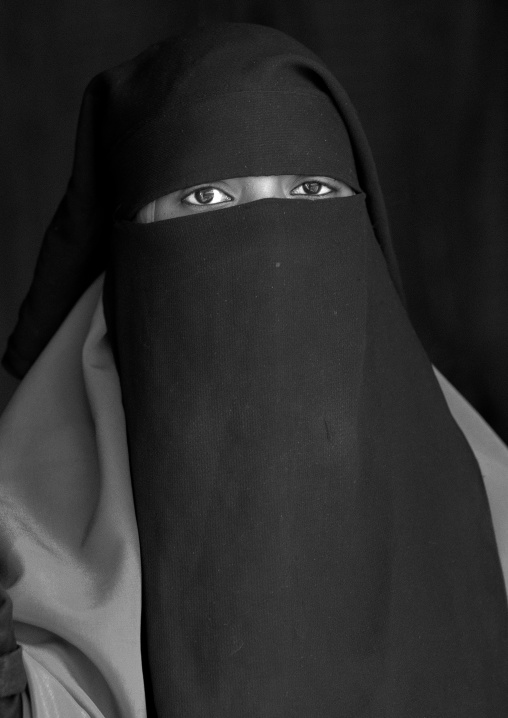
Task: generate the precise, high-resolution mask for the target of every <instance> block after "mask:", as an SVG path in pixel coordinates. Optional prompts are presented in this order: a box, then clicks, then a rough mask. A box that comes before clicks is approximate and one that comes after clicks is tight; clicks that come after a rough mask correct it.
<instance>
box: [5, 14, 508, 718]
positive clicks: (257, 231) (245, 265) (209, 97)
mask: <svg viewBox="0 0 508 718" xmlns="http://www.w3.org/2000/svg"><path fill="white" fill-rule="evenodd" d="M90 93H91V94H92V95H93V96H94V97H99V98H100V101H99V102H98V103H97V106H98V107H99V111H98V112H97V113H96V114H95V119H94V120H93V121H91V124H89V126H88V128H87V131H88V132H89V134H90V136H92V137H93V138H94V141H93V142H91V145H90V146H91V148H92V150H91V151H94V152H95V153H96V154H95V155H94V156H95V157H96V158H97V163H100V166H101V168H102V169H101V173H100V174H101V184H100V185H99V184H98V183H97V182H96V181H94V179H93V178H94V173H96V172H97V170H96V166H95V167H94V169H93V172H92V171H90V170H89V168H86V169H85V170H80V169H78V170H77V172H78V175H79V177H80V181H79V182H78V185H79V186H86V187H88V188H91V191H90V193H88V194H86V197H88V198H90V197H91V198H92V199H91V200H90V201H89V202H87V201H83V203H82V207H83V208H85V206H86V208H87V211H88V212H89V215H90V216H91V217H94V218H95V219H96V221H97V223H96V225H89V226H90V230H89V236H88V243H87V242H86V241H81V240H80V239H79V237H82V236H83V235H82V234H81V235H80V234H79V233H78V231H77V229H76V230H75V231H74V230H72V226H73V224H74V223H76V225H80V222H79V220H80V211H84V209H83V210H80V211H78V212H75V214H74V215H73V214H72V212H70V214H69V216H70V220H69V225H68V226H69V233H68V235H67V242H68V245H69V247H73V248H74V250H69V251H70V253H71V254H72V251H74V253H75V254H74V257H75V262H76V263H75V267H79V265H80V262H82V265H81V268H82V271H81V273H80V272H79V271H78V269H76V270H75V271H77V272H78V274H79V279H80V281H84V280H83V277H84V276H85V274H86V273H85V268H86V271H88V272H90V271H91V269H90V267H92V266H93V271H97V266H96V265H95V264H94V262H95V261H96V258H97V257H102V259H101V260H100V261H102V262H104V263H106V262H107V271H106V284H105V294H104V306H105V313H106V320H107V325H108V331H109V333H110V337H111V341H112V344H113V347H114V351H115V356H116V361H117V366H118V370H119V375H120V380H121V386H122V397H123V403H124V409H125V415H126V422H127V433H128V444H129V458H130V465H131V474H132V483H133V491H134V500H135V506H136V515H137V521H138V529H139V537H140V545H141V558H142V571H143V664H144V671H145V679H146V686H147V702H148V709H149V715H150V716H158V718H198V717H199V718H201V717H203V718H204V717H205V716H206V717H207V718H212V717H213V718H215V717H216V718H219V716H220V717H221V718H233V717H235V718H237V717H238V716H242V718H262V717H266V718H289V717H291V718H308V717H309V716H319V717H323V718H335V717H338V716H340V717H341V718H343V717H344V718H354V717H355V718H357V717H362V718H367V717H370V716H376V717H378V716H379V717H381V716H386V718H388V717H389V718H407V716H412V717H414V718H427V717H428V716H440V717H442V718H451V717H452V716H454V717H456V716H461V717H465V718H473V717H474V718H478V717H479V716H484V717H485V718H497V717H498V716H501V715H505V714H506V713H507V711H508V641H507V638H508V635H507V606H506V595H505V589H504V583H503V578H502V574H501V568H500V564H499V559H498V554H497V548H496V543H495V538H494V534H493V528H492V523H491V518H490V513H489V508H488V503H487V498H486V495H485V490H484V486H483V481H482V477H481V475H480V471H479V468H478V465H477V463H476V461H475V458H474V456H473V454H472V452H471V449H470V447H469V446H468V444H467V442H466V440H465V439H464V437H463V435H462V433H461V432H460V430H459V429H458V427H457V426H456V424H455V422H454V421H453V419H452V417H451V415H450V413H449V411H448V409H447V406H446V403H445V401H444V398H443V396H442V394H441V391H440V389H439V387H438V384H437V382H436V380H435V377H434V374H433V371H432V367H431V365H430V363H429V361H428V359H427V357H426V356H425V353H424V352H423V349H422V348H421V346H420V343H419V341H418V339H417V337H416V336H415V334H414V332H413V329H412V327H411V326H410V323H409V320H408V318H407V316H406V313H405V311H404V308H403V304H402V300H401V296H400V292H399V291H398V274H397V268H396V263H395V260H394V257H393V255H392V251H391V245H390V239H389V233H388V227H387V223H386V217H385V212H384V207H383V202H382V197H381V193H380V190H379V186H378V182H377V177H376V173H375V169H374V166H373V163H372V159H371V156H370V152H369V150H368V145H367V143H366V140H365V138H364V136H363V133H362V130H361V127H360V125H359V123H358V120H357V118H356V116H355V114H354V111H353V109H352V108H351V105H350V103H349V100H348V99H347V96H346V95H345V93H344V91H343V90H342V88H341V87H340V85H339V84H338V83H337V81H336V80H335V79H334V78H333V77H332V76H331V74H330V73H329V71H328V70H327V69H326V68H325V67H324V66H323V65H322V63H321V62H320V61H319V60H318V59H317V58H316V57H315V56H314V55H313V54H312V53H310V52H309V51H308V50H306V49H305V48H303V47H302V46H301V45H299V44H298V43H296V42H294V41H293V40H291V39H290V38H287V37H286V36H284V35H283V34H281V33H279V32H277V31H274V30H271V29H268V28H263V27H261V26H253V25H242V24H220V25H214V26H210V27H204V28H201V29H199V30H197V31H194V32H192V33H190V34H188V35H186V36H184V37H183V38H180V39H179V40H177V41H176V42H174V41H169V42H167V43H161V44H159V45H157V46H154V47H153V48H150V49H149V50H147V51H146V52H145V53H143V54H142V55H141V56H139V57H138V58H136V59H135V60H133V61H132V62H130V63H126V64H125V65H122V66H121V67H120V68H116V69H114V70H111V71H108V72H107V73H104V74H103V75H101V76H99V77H98V78H96V80H95V81H94V82H93V83H92V85H91V86H90V88H89V90H88V94H89V95H90ZM84 106H85V107H86V106H87V103H86V102H85V105H84ZM97 118H100V119H99V120H98V119H97ZM81 127H83V123H82V126H81ZM97 147H100V148H102V150H101V153H97V150H96V148H97ZM82 173H83V174H82ZM273 174H297V175H308V174H311V175H317V174H319V175H324V176H332V177H336V178H337V179H341V180H343V181H345V182H347V183H348V184H350V185H351V186H352V187H353V188H355V190H356V194H355V195H354V196H352V197H347V198H341V199H326V200H319V201H308V200H295V199H293V200H275V199H267V200H260V201H257V202H252V203H248V204H245V205H239V206H236V207H230V208H226V209H221V210H216V211H212V212H205V213H200V214H196V215H193V216H188V217H180V218H174V219H170V220H165V221H161V222H156V223H153V224H148V225H140V224H136V223H135V222H133V221H131V218H132V217H133V216H134V214H135V212H136V210H137V209H138V208H139V207H141V206H143V204H146V203H147V202H149V201H151V200H153V199H155V198H157V197H160V196H162V195H164V194H166V193H168V192H170V191H172V190H173V189H178V188H182V187H184V186H191V185H193V184H197V183H202V182H212V181H214V180H219V179H226V178H230V177H239V176H250V175H273ZM75 182H77V180H75ZM94 207H96V208H97V212H95V211H94ZM106 210H107V211H106ZM99 211H100V212H99ZM80 226H81V227H83V226H84V225H82V224H81V225H80ZM106 236H108V237H110V241H109V242H107V243H106V242H105V239H104V238H105V237H106ZM49 246H50V245H49V244H48V242H47V241H46V247H47V248H48V247H49ZM53 246H54V245H53ZM52 251H55V254H56V259H55V264H54V272H55V276H57V275H58V271H59V270H58V266H59V264H58V247H56V249H55V250H53V249H46V253H47V255H48V253H49V254H50V253H51V252H52ZM91 257H94V258H95V259H94V260H93V261H92V260H91ZM100 261H99V264H100ZM50 265H51V262H49V261H47V260H45V263H44V267H43V268H42V269H41V270H40V271H39V273H38V275H37V276H36V280H35V282H36V284H37V285H38V289H37V291H38V292H41V296H42V295H43V294H44V281H47V280H45V279H44V273H45V272H48V275H49V276H51V271H50ZM56 284H57V282H56V281H53V285H55V286H56ZM34 291H35V290H34ZM69 302H71V298H70V295H69V294H68V292H67V290H66V289H65V287H64V289H63V291H62V295H61V305H62V307H63V306H65V305H66V303H69ZM45 310H46V308H45V307H44V306H41V305H40V306H39V311H40V313H41V314H40V316H41V317H43V316H45V317H46V318H47V317H48V316H49V315H51V313H52V312H51V311H48V314H45ZM52 321H53V322H54V321H56V320H55V315H54V313H53V315H52ZM49 326H50V322H49V321H48V323H47V327H48V334H49V336H50V332H49ZM49 336H47V339H49ZM22 339H23V342H24V343H23V342H22ZM22 344H23V346H24V347H26V352H25V355H24V357H25V360H26V361H27V362H29V361H30V360H33V358H34V356H35V355H36V352H37V350H36V349H34V346H35V344H33V345H32V349H30V327H29V325H28V324H27V323H25V322H24V319H23V315H22V316H21V320H20V325H19V326H18V329H17V330H16V332H15V335H14V338H13V341H12V345H11V348H12V347H14V348H16V347H20V346H21V345H22ZM39 350H40V349H39ZM30 352H32V353H31V354H30ZM17 354H18V355H20V354H21V350H19V349H18V351H17ZM13 356H14V353H11V357H13ZM11 361H12V359H11Z"/></svg>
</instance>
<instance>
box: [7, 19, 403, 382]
mask: <svg viewBox="0 0 508 718" xmlns="http://www.w3.org/2000/svg"><path fill="white" fill-rule="evenodd" d="M226 27H227V28H228V30H227V31H225V30H224V28H226ZM226 35H227V41H226V42H223V40H224V39H225V38H226ZM196 37H197V38H199V39H197V40H196ZM220 45H222V49H221V51H220V52H217V51H216V48H217V47H218V46H220ZM246 47H248V48H249V50H248V54H247V53H245V48H246ZM242 52H243V53H244V54H243V56H242ZM241 57H243V59H242V60H241V61H240V59H239V58H241ZM198 65H200V69H199V71H198V72H196V71H195V68H196V67H197V66H198ZM246 92H249V102H253V103H254V105H255V107H254V110H253V111H249V110H248V109H246V108H248V107H249V105H248V104H247V102H245V103H241V102H240V98H241V97H242V95H244V93H246ZM263 93H265V94H264V98H263ZM254 94H257V95H258V99H257V100H255V99H254ZM295 95H296V97H295ZM301 95H303V96H301ZM225 96H227V97H225ZM235 97H236V100H235ZM300 98H301V101H299V99H300ZM200 102H204V103H205V105H206V112H204V113H203V114H199V113H196V108H197V106H198V104H199V103H200ZM225 102H227V103H228V104H227V105H225ZM333 106H335V107H336V108H337V109H338V110H339V113H340V114H337V113H336V116H335V117H334V116H333V114H332V113H331V107H333ZM226 108H228V109H229V113H230V114H229V118H228V116H227V115H226V116H224V110H225V109H226ZM199 117H201V118H202V119H203V127H202V133H200V131H199V129H200V128H199V124H198V120H199ZM278 117H280V118H281V119H283V120H284V124H283V125H282V124H281V123H280V122H279V120H278ZM289 118H291V119H290V120H289ZM183 119H185V121H184V122H183V121H182V120H183ZM216 120H217V121H218V122H220V125H219V127H220V128H221V129H222V138H221V132H217V125H216V124H215V121H216ZM318 122H319V126H320V127H321V129H322V130H323V129H327V130H328V129H332V128H333V129H334V132H333V136H334V143H333V144H332V145H330V147H328V145H327V144H326V142H323V141H322V140H321V137H322V136H323V135H321V136H320V134H319V133H316V132H312V129H313V126H314V125H315V124H316V123H318ZM260 128H262V130H263V132H262V133H260V132H259V130H260ZM345 130H347V134H349V135H350V136H352V137H353V139H354V143H353V147H352V151H353V155H354V157H353V156H352V154H351V147H350V145H349V142H348V141H347V135H346V132H345ZM210 133H213V135H214V136H213V139H214V141H215V142H216V150H217V151H216V152H215V153H214V154H213V156H210V159H209V160H208V159H207V157H209V155H207V153H205V152H202V151H199V152H198V151H196V148H198V147H202V146H203V147H204V145H203V144H202V143H203V140H204V139H205V138H207V137H209V135H210ZM253 133H255V134H253ZM229 134H231V139H230V141H229V142H228V141H227V140H228V135H229ZM260 135H261V136H260ZM209 139H212V138H210V137H209ZM191 140H192V141H191ZM217 142H218V143H217ZM196 143H199V144H196ZM325 166H327V167H330V168H331V170H332V172H331V174H332V175H333V174H337V175H342V176H343V177H344V181H346V182H348V183H350V184H352V185H353V186H358V187H361V188H362V189H363V190H364V191H365V192H366V194H367V202H368V205H369V209H370V212H371V216H372V220H373V225H374V229H375V232H376V236H377V237H378V240H379V242H380V244H381V246H382V247H383V251H384V253H385V256H386V258H387V262H388V263H389V266H390V271H391V273H392V276H393V277H394V281H396V283H397V286H398V287H399V290H400V291H401V289H400V279H399V276H398V269H397V265H396V262H395V259H394V256H393V251H392V247H391V241H390V237H389V230H388V223H387V219H386V212H385V207H384V203H383V198H382V195H381V193H380V191H379V187H378V182H377V175H376V170H375V167H374V163H373V161H372V157H371V154H370V150H369V147H368V143H367V141H366V139H365V137H364V134H363V131H362V129H361V126H360V124H359V123H358V120H357V118H356V113H355V111H354V108H353V107H352V106H351V102H350V100H349V98H348V97H347V95H346V93H345V92H344V90H343V89H342V87H341V86H340V85H339V83H338V82H337V80H336V79H335V78H334V77H333V75H332V74H331V73H330V72H329V70H327V69H326V67H324V65H323V64H322V63H321V62H320V60H319V59H318V58H317V57H316V56H315V55H314V54H313V53H311V52H310V50H307V49H306V48H304V47H303V46H302V45H300V44H299V43H297V42H296V41H294V40H292V39H291V38H288V37H287V36H285V35H283V34H282V33H280V32H278V31H276V30H270V29H269V28H262V27H260V26H256V25H248V24H237V25H235V24H227V23H224V24H220V23H219V24H217V25H212V26H210V27H208V28H207V29H206V30H204V31H197V35H194V34H193V33H190V35H189V36H184V37H182V38H180V39H178V40H176V41H175V40H174V39H171V40H168V41H166V42H163V43H159V44H157V45H154V46H153V47H151V48H149V49H148V50H146V51H145V52H144V53H142V54H141V55H140V56H139V57H137V58H135V59H134V60H132V61H130V62H127V63H125V64H123V65H120V66H119V67H117V68H114V69H112V70H109V71H107V72H104V73H102V74H100V75H98V76H97V77H96V78H94V80H92V82H91V83H90V84H89V86H88V88H87V90H86V92H85V96H84V99H83V103H82V108H81V113H80V120H79V125H78V134H77V141H76V158H75V163H74V167H73V173H72V176H71V180H70V183H69V189H68V191H67V193H66V195H65V197H64V199H63V201H62V203H61V206H60V207H59V210H58V211H57V214H56V216H55V218H54V220H53V222H52V223H51V225H50V227H49V229H48V231H47V233H46V235H45V237H44V242H43V245H42V249H41V253H40V255H39V259H38V262H37V266H36V271H35V276H34V279H33V282H32V285H31V287H30V290H29V293H28V295H27V297H26V299H25V300H24V302H23V305H22V307H21V310H20V316H19V320H18V323H17V325H16V327H15V328H14V331H13V333H12V335H11V337H10V338H9V342H8V345H7V350H6V352H5V355H4V358H3V364H4V366H5V368H7V369H8V371H10V372H11V373H13V374H14V375H16V376H18V377H21V376H24V374H25V373H26V372H27V371H28V369H29V368H30V366H31V365H32V364H33V362H34V361H35V360H36V358H37V357H38V356H39V354H40V352H41V351H42V349H43V348H44V346H45V345H46V344H47V342H48V341H49V340H50V339H51V337H52V336H53V334H54V332H55V331H56V329H57V328H58V326H59V325H60V323H61V322H62V320H63V318H64V317H65V316H66V314H67V313H68V312H69V311H70V310H71V308H72V307H73V306H74V304H75V302H76V300H77V298H78V297H79V296H80V293H82V291H83V290H84V289H85V288H86V286H88V284H90V283H91V281H93V279H94V278H95V277H96V276H97V275H98V274H99V273H100V271H101V270H103V269H104V268H105V267H106V264H107V247H106V242H105V237H107V236H108V232H109V231H110V227H111V219H112V215H113V214H116V215H117V216H123V217H126V216H129V215H132V214H133V213H134V212H135V210H136V209H138V208H139V207H140V206H142V205H143V204H144V203H147V202H148V201H150V200H151V199H155V198H156V197H157V196H160V195H161V194H164V193H165V192H169V191H170V190H171V189H177V188H179V187H183V186H186V185H189V184H194V183H196V182H202V181H209V180H213V179H221V178H225V177H226V175H228V176H229V177H232V176H245V174H246V173H248V174H252V173H256V174H276V173H281V172H282V173H284V174H293V173H301V172H306V171H307V169H306V168H307V167H309V171H312V172H313V173H316V172H318V171H320V168H324V167H325ZM214 173H215V174H214ZM229 173H233V174H229ZM211 175H214V176H211ZM338 178H339V179H341V177H340V176H339V177H338Z"/></svg>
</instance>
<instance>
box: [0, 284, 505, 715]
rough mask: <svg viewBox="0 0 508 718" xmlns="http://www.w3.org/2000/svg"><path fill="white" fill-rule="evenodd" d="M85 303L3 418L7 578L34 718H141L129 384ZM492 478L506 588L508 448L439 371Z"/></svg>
mask: <svg viewBox="0 0 508 718" xmlns="http://www.w3.org/2000/svg"><path fill="white" fill-rule="evenodd" d="M101 290H102V280H97V282H96V283H95V284H94V285H93V286H92V287H91V288H90V289H89V290H88V291H87V292H86V293H85V295H84V296H83V297H82V299H81V300H80V302H79V303H78V304H77V305H76V307H75V309H74V310H73V311H72V312H71V314H70V315H69V317H68V318H67V320H66V321H65V323H64V324H63V325H62V327H61V328H60V330H59V331H58V333H57V334H56V335H55V337H54V338H53V339H52V341H51V342H50V344H49V345H48V347H47V348H46V349H45V351H44V352H43V354H42V355H41V357H40V358H39V359H38V361H37V362H36V363H35V365H34V366H33V368H32V369H31V370H30V372H29V373H28V375H27V376H26V378H25V379H24V380H23V382H22V383H21V385H20V387H19V389H18V391H17V392H16V394H15V395H14V397H13V399H12V401H11V403H10V404H9V406H8V407H7V409H6V411H5V413H4V415H3V417H2V418H1V420H0V527H1V528H0V551H1V554H0V555H1V556H2V565H1V574H0V578H1V580H2V582H3V583H4V585H5V586H6V588H8V590H9V593H10V595H11V597H12V600H13V604H14V618H15V621H16V637H17V640H18V642H19V643H20V644H21V645H22V646H23V656H24V662H25V668H26V671H27V675H28V694H26V695H24V697H23V700H24V718H142V717H143V716H145V715H146V711H145V707H144V690H143V679H142V671H141V651H140V617H141V573H140V561H139V547H138V536H137V528H136V522H135V516H134V508H133V501H132V492H131V484H130V474H129V463H128V454H127V445H126V438H125V422H124V415H123V410H122V403H121V395H120V385H119V380H118V375H117V373H116V369H115V365H114V361H113V357H112V353H111V349H110V347H109V343H108V340H107V336H106V326H105V321H104V315H103V311H102V300H101ZM437 376H438V380H439V382H440V385H441V388H442V390H443V393H444V395H445V397H446V400H447V402H448V405H449V407H450V410H451V412H452V414H453V416H454V418H455V420H456V421H457V423H458V424H459V426H460V427H461V429H462V431H463V432H464V433H465V435H466V437H467V439H468V441H469V443H470V445H471V446H472V448H473V450H474V452H475V454H476V457H477V459H478V461H479V463H480V467H481V470H482V473H483V476H484V480H485V485H486V489H487V494H488V497H489V501H490V506H491V510H492V515H493V521H494V529H495V532H496V538H497V541H498V545H499V551H500V556H501V561H502V566H503V571H504V576H505V580H506V578H507V577H508V449H507V448H506V447H505V446H504V444H503V443H502V442H501V441H500V440H499V439H498V438H497V437H496V436H495V434H494V433H493V432H492V431H491V429H490V428H489V427H488V426H487V425H486V424H485V422H484V421H483V420H482V419H481V418H480V417H479V416H478V415H477V414H476V412H475V411H474V410H473V409H472V408H471V407H470V406H469V405H468V404H467V402H466V401H465V400H464V399H463V398H462V397H461V396H460V394H459V393H458V392H457V391H455V389H453V387H452V386H451V385H450V384H449V383H448V382H447V381H446V379H444V378H443V377H442V376H441V375H439V374H437Z"/></svg>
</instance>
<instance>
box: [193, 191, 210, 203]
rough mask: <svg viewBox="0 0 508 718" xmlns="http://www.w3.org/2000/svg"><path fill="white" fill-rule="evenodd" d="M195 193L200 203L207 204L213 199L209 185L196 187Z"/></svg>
mask: <svg viewBox="0 0 508 718" xmlns="http://www.w3.org/2000/svg"><path fill="white" fill-rule="evenodd" d="M196 195H197V198H198V202H200V203H201V204H209V203H210V202H211V201H212V199H213V189H212V188H211V187H205V188H204V189H198V191H197V193H196Z"/></svg>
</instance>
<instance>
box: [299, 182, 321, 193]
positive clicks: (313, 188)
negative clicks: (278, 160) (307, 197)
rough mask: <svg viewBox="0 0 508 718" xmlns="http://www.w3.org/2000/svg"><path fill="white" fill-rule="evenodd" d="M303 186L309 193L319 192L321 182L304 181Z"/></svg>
mask: <svg viewBox="0 0 508 718" xmlns="http://www.w3.org/2000/svg"><path fill="white" fill-rule="evenodd" d="M303 187H304V189H305V191H306V193H307V194H318V192H319V188H320V187H321V184H320V183H319V182H304V184H303Z"/></svg>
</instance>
